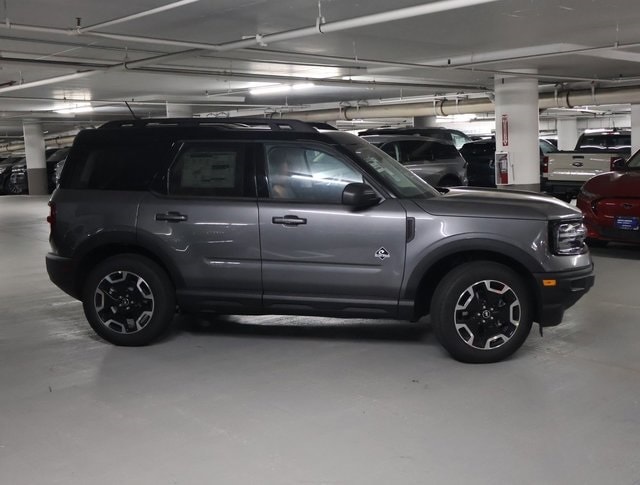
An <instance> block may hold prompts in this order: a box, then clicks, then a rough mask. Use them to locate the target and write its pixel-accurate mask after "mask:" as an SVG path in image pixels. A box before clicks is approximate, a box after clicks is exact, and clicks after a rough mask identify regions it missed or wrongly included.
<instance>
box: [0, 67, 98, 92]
mask: <svg viewBox="0 0 640 485" xmlns="http://www.w3.org/2000/svg"><path fill="white" fill-rule="evenodd" d="M97 72H99V71H95V70H91V71H80V72H74V73H73V74H65V75H63V76H56V77H50V78H47V79H40V80H39V81H30V82H26V83H21V84H14V85H12V86H5V87H3V88H0V93H8V92H10V91H19V90H21V89H27V88H35V87H38V86H46V85H47V84H54V83H59V82H64V81H71V80H73V79H79V78H82V77H87V76H91V75H93V74H95V73H97Z"/></svg>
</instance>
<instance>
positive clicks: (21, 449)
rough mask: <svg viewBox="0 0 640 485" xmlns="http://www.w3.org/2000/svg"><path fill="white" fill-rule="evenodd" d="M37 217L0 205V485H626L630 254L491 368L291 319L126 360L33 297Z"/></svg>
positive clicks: (41, 214)
mask: <svg viewBox="0 0 640 485" xmlns="http://www.w3.org/2000/svg"><path fill="white" fill-rule="evenodd" d="M46 214H47V207H46V199H45V198H43V197H31V198H30V197H27V196H15V197H9V196H4V197H2V198H0V247H1V248H2V250H1V251H0V271H2V273H1V274H2V276H1V279H0V484H3V485H4V484H11V485H18V484H29V485H32V484H94V485H100V484H108V485H113V484H213V483H215V484H426V483H447V484H458V483H459V484H463V483H477V484H485V483H486V484H511V483H524V484H598V485H601V484H605V483H607V484H629V485H631V484H640V318H639V317H638V313H639V311H640V298H639V291H638V288H639V285H638V278H640V276H639V275H640V247H624V246H613V247H611V248H606V249H599V250H596V251H595V253H594V258H595V261H596V265H597V279H596V286H595V287H594V288H593V290H592V291H591V292H590V293H589V294H588V295H587V296H586V297H585V298H583V300H582V301H580V302H579V303H578V304H577V305H576V306H575V307H574V308H572V309H571V310H570V311H569V312H568V313H567V314H566V319H565V322H564V323H563V324H562V325H561V326H560V327H557V328H554V329H548V330H547V331H546V332H545V336H544V338H541V337H540V335H539V334H538V333H537V331H536V332H532V333H531V335H530V337H529V339H528V341H527V342H526V343H525V345H524V347H523V348H522V349H521V350H520V351H519V352H518V353H517V354H516V355H515V357H514V358H512V359H510V360H509V361H506V362H502V363H499V364H493V365H484V366H473V365H464V364H459V363H457V362H455V361H453V360H451V359H450V358H449V357H448V356H447V355H445V353H444V352H443V351H442V350H441V349H440V347H439V346H438V345H437V343H436V341H435V338H434V336H433V334H432V333H431V332H430V330H429V328H428V325H425V324H414V325H410V324H404V323H398V322H379V321H377V322H376V321H357V322H348V321H339V320H328V319H314V318H290V317H228V318H225V319H220V321H218V322H216V324H215V325H212V326H211V327H209V328H202V327H201V326H199V325H197V322H195V321H193V320H192V319H187V318H177V319H176V325H175V330H174V331H173V332H172V333H171V335H170V336H169V337H168V338H167V339H165V340H164V341H162V342H160V343H158V344H156V345H153V346H150V347H146V348H133V349H131V348H118V347H114V346H111V345H109V344H106V343H104V342H102V341H100V340H99V339H98V338H97V337H96V336H95V335H94V334H93V333H92V331H91V330H90V328H89V326H88V324H87V323H86V322H85V319H84V316H83V314H82V308H81V306H80V304H79V303H78V302H75V301H73V300H72V299H70V298H69V297H68V296H66V295H65V294H64V293H62V292H61V291H60V290H58V289H57V288H56V287H54V286H53V285H52V284H51V283H50V282H49V281H48V278H47V275H46V272H45V267H44V254H45V253H46V251H47V248H48V242H47V237H48V226H47V224H46V222H45V220H44V219H45V216H46ZM536 330H537V326H536Z"/></svg>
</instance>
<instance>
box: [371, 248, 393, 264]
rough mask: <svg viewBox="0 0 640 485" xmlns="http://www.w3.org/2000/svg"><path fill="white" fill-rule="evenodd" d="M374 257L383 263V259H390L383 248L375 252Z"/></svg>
mask: <svg viewBox="0 0 640 485" xmlns="http://www.w3.org/2000/svg"><path fill="white" fill-rule="evenodd" d="M374 256H375V257H376V258H378V259H379V260H380V261H384V260H385V259H387V258H390V257H391V254H389V251H387V250H386V249H385V248H380V249H378V250H377V251H376V253H375V254H374Z"/></svg>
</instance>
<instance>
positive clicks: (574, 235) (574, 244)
mask: <svg viewBox="0 0 640 485" xmlns="http://www.w3.org/2000/svg"><path fill="white" fill-rule="evenodd" d="M550 236H551V238H550V239H551V248H552V250H553V252H554V253H555V254H558V255H561V256H567V255H574V254H582V253H584V252H586V251H587V246H586V244H585V243H584V240H585V238H586V237H587V229H586V227H584V224H583V223H582V221H569V222H555V223H553V224H552V225H551V234H550Z"/></svg>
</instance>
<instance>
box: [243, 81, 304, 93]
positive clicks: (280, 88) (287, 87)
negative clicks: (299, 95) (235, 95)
mask: <svg viewBox="0 0 640 485" xmlns="http://www.w3.org/2000/svg"><path fill="white" fill-rule="evenodd" d="M313 86H315V84H313V83H300V84H274V85H272V86H264V87H260V88H253V89H251V90H250V91H249V93H250V94H253V95H260V94H276V93H288V92H289V91H298V90H301V89H308V88H312V87H313Z"/></svg>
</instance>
